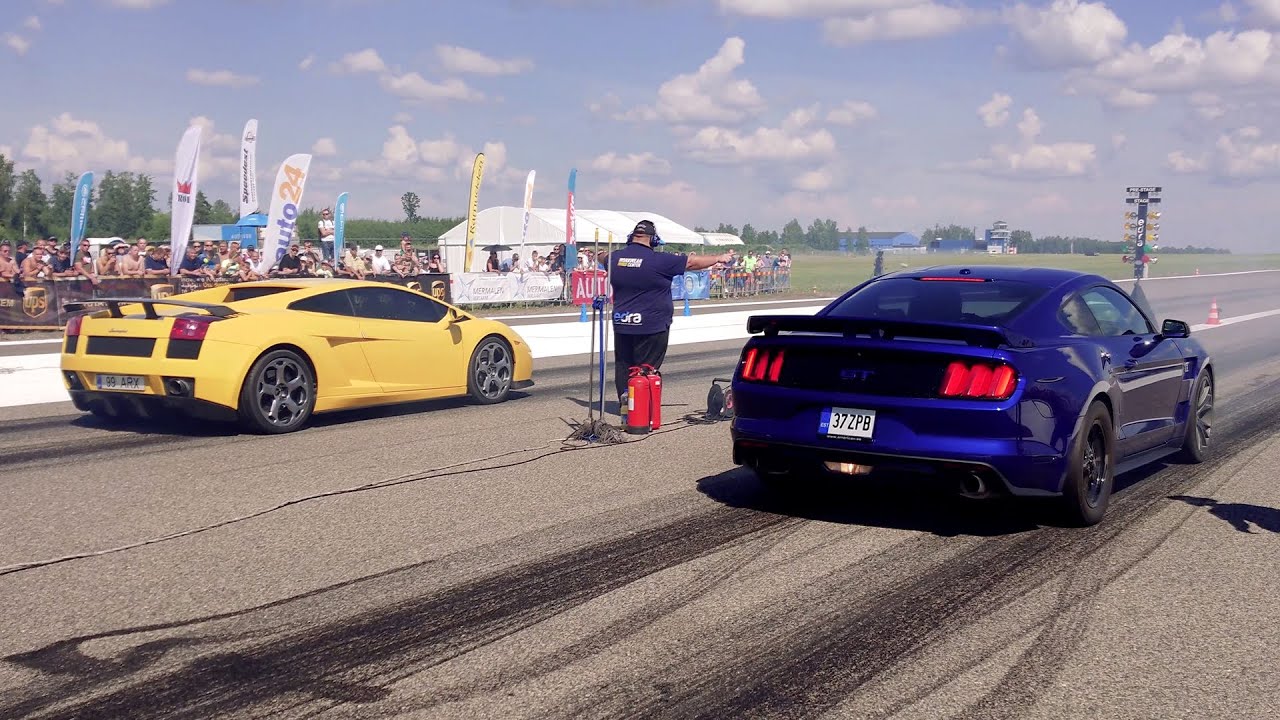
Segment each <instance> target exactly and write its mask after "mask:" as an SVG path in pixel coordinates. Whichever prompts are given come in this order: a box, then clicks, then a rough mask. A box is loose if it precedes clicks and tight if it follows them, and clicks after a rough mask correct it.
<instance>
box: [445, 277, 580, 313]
mask: <svg viewBox="0 0 1280 720" xmlns="http://www.w3.org/2000/svg"><path fill="white" fill-rule="evenodd" d="M449 278H450V280H451V282H452V291H453V304H455V305H482V304H486V303H508V302H544V301H547V300H559V299H560V297H561V294H562V293H563V292H564V280H563V279H562V278H561V277H560V274H559V273H542V272H531V273H523V274H521V273H506V274H499V273H454V274H452V275H450V276H449Z"/></svg>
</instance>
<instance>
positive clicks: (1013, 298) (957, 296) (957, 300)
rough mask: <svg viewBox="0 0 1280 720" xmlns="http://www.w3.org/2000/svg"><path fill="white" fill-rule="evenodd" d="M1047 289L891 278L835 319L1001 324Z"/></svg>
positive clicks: (847, 303) (843, 307) (844, 306)
mask: <svg viewBox="0 0 1280 720" xmlns="http://www.w3.org/2000/svg"><path fill="white" fill-rule="evenodd" d="M1044 292H1045V289H1044V288H1042V287H1040V286H1038V285H1032V284H1030V283H1025V282H1018V281H1016V280H989V281H986V282H972V281H951V280H919V279H916V278H888V279H885V280H880V281H879V282H873V283H871V284H870V285H867V286H866V287H864V288H862V289H861V290H859V291H858V292H856V293H854V294H852V295H850V296H849V297H847V298H845V299H844V300H843V301H841V302H840V304H838V305H836V306H835V308H833V309H832V311H831V313H830V317H845V318H874V319H877V320H905V321H908V322H950V323H980V324H983V325H998V324H1002V323H1004V322H1006V321H1007V320H1009V319H1010V318H1012V317H1014V316H1015V315H1017V314H1018V313H1019V312H1021V310H1022V308H1024V307H1026V306H1027V305H1029V304H1031V303H1032V302H1033V301H1035V300H1036V299H1037V298H1039V297H1040V296H1041V295H1043V294H1044Z"/></svg>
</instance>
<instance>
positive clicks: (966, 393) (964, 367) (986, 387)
mask: <svg viewBox="0 0 1280 720" xmlns="http://www.w3.org/2000/svg"><path fill="white" fill-rule="evenodd" d="M1017 386H1018V371H1017V370H1014V369H1013V368H1012V367H1010V366H1008V365H1005V364H1003V363H983V362H975V363H965V362H960V361H958V360H957V361H955V362H953V363H951V364H950V365H948V366H947V371H946V373H944V374H943V376H942V385H941V386H940V387H939V388H938V394H939V395H940V396H942V397H944V398H957V399H973V400H1007V399H1009V396H1011V395H1013V391H1014V388H1016V387H1017Z"/></svg>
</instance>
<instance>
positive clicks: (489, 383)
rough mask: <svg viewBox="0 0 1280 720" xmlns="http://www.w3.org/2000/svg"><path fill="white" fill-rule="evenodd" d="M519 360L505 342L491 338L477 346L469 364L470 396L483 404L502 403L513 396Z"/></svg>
mask: <svg viewBox="0 0 1280 720" xmlns="http://www.w3.org/2000/svg"><path fill="white" fill-rule="evenodd" d="M515 371H516V359H515V356H514V355H513V354H512V353H511V346H510V345H508V344H507V341H506V340H503V339H502V338H500V337H497V336H494V335H490V336H489V337H486V338H485V339H483V340H481V341H480V342H479V344H477V345H476V349H475V350H473V351H472V352H471V359H470V360H469V361H467V393H468V394H470V395H471V398H472V399H473V400H475V401H476V402H478V403H480V404H481V405H493V404H495V403H500V402H503V401H504V400H506V399H507V396H508V395H510V394H511V383H512V382H513V381H514V379H515Z"/></svg>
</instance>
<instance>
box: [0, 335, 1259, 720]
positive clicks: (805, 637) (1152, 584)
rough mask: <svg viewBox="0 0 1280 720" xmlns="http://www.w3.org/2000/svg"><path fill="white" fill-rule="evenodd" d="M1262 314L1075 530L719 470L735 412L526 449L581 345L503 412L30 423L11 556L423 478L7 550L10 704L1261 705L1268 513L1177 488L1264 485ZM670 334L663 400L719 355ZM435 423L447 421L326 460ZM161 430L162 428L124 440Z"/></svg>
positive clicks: (480, 712) (17, 713)
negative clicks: (1205, 403)
mask: <svg viewBox="0 0 1280 720" xmlns="http://www.w3.org/2000/svg"><path fill="white" fill-rule="evenodd" d="M1277 326H1280V322H1278V321H1276V320H1266V321H1259V322H1257V323H1253V322H1251V323H1246V324H1244V325H1243V326H1237V327H1233V328H1224V329H1221V330H1216V331H1214V333H1212V334H1206V338H1207V340H1206V342H1216V343H1219V344H1220V346H1221V347H1220V349H1219V357H1220V358H1222V360H1223V363H1224V368H1229V369H1224V371H1223V375H1222V377H1221V378H1220V384H1219V388H1220V389H1219V404H1218V407H1219V415H1218V422H1217V424H1216V425H1215V434H1214V437H1215V454H1214V456H1213V458H1212V459H1211V460H1210V461H1209V462H1206V463H1204V464H1201V465H1195V466H1191V465H1179V464H1176V463H1167V464H1162V465H1157V466H1155V467H1153V468H1151V469H1150V470H1147V471H1144V472H1138V473H1133V474H1129V475H1126V476H1123V477H1122V478H1121V479H1120V480H1121V488H1120V489H1119V491H1118V493H1117V495H1116V496H1115V497H1114V498H1113V501H1112V504H1111V507H1110V509H1109V511H1108V517H1107V519H1106V520H1105V521H1104V522H1103V523H1102V524H1101V525H1099V526H1097V527H1094V528H1089V529H1067V528H1059V527H1054V526H1052V525H1049V524H1047V523H1046V522H1044V521H1045V518H1044V516H1043V514H1042V513H1040V512H1039V511H1038V510H1037V509H1035V508H1029V507H1023V506H1021V505H1007V504H1001V503H979V504H975V503H965V502H956V501H951V500H947V499H942V498H931V497H926V496H924V495H923V494H920V493H917V492H915V491H914V490H911V489H905V490H904V489H899V490H897V491H894V490H892V489H886V490H883V491H880V490H871V489H867V488H863V487H860V486H853V485H848V486H844V487H841V486H838V485H837V486H834V487H823V488H817V489H815V491H814V492H813V493H799V494H796V495H793V496H776V495H771V494H768V493H766V492H765V491H764V490H763V489H762V488H761V487H760V486H759V485H758V484H757V483H755V482H754V480H753V479H752V478H751V477H750V475H749V473H746V472H744V471H742V470H740V469H734V468H732V466H731V465H729V464H728V462H727V460H726V454H727V444H726V438H725V429H726V428H725V425H724V424H689V425H684V424H680V423H678V422H677V423H675V424H673V425H672V427H671V429H670V430H666V431H664V432H663V433H661V434H657V435H653V436H650V437H649V438H647V439H645V440H643V441H640V442H638V443H635V444H633V445H630V446H627V447H623V448H616V447H602V448H593V449H590V450H575V451H566V452H556V449H557V448H558V447H559V446H558V444H551V445H544V446H542V447H534V446H535V445H538V443H539V442H540V441H542V440H546V439H555V438H558V437H563V436H564V435H565V434H567V431H568V428H567V426H565V424H564V422H563V421H562V419H563V417H565V416H579V415H580V414H582V410H583V408H582V406H581V404H579V403H578V402H576V400H577V399H578V398H580V396H581V394H582V393H581V388H582V386H583V385H584V384H585V381H586V371H585V368H583V367H582V366H581V365H577V366H574V365H572V364H569V363H566V364H564V365H563V366H560V369H556V367H557V366H551V367H549V368H548V372H547V375H546V376H544V377H540V380H539V386H538V388H536V389H535V390H536V392H535V393H532V394H530V395H529V396H528V397H527V398H523V399H520V400H517V401H515V402H513V403H510V407H505V406H504V407H503V408H501V410H500V411H499V412H494V408H474V407H469V406H466V405H464V404H450V403H440V404H434V405H431V406H430V407H431V409H430V410H429V411H425V412H424V411H422V410H421V409H419V410H417V411H414V412H410V411H405V412H403V413H401V412H399V411H391V410H386V411H377V412H371V413H367V414H356V415H353V416H348V417H345V418H338V419H333V420H331V421H328V422H326V423H322V424H320V425H319V426H318V427H316V428H314V429H311V430H307V431H304V432H303V433H299V434H297V435H296V436H294V437H293V438H283V439H282V438H257V437H239V436H222V435H218V434H213V433H209V434H205V435H199V434H179V433H168V434H166V433H162V432H159V429H157V428H150V429H146V430H138V431H137V432H134V431H127V430H126V431H112V430H108V429H105V428H100V427H93V426H88V425H85V424H83V422H80V423H78V424H68V425H65V426H64V425H59V424H58V422H56V421H54V420H53V419H51V418H39V417H36V418H31V419H28V420H25V421H22V422H26V423H29V424H28V425H25V426H23V427H25V428H26V432H25V433H24V432H22V431H13V432H11V433H8V434H5V435H3V437H0V446H2V447H0V462H11V463H12V464H10V465H7V466H6V467H11V468H13V469H14V471H13V472H11V473H8V474H7V477H6V479H4V480H0V493H2V494H0V499H3V500H4V503H3V506H4V507H5V508H6V509H4V510H2V511H0V512H3V515H0V518H2V519H3V523H0V527H3V528H4V530H3V532H4V533H5V538H4V539H5V542H3V543H0V546H3V547H0V564H9V563H14V562H20V561H24V560H31V559H34V558H39V557H50V556H54V555H57V554H60V553H64V552H75V551H81V550H86V549H94V548H102V547H108V546H110V545H111V544H113V543H117V542H124V541H128V540H137V539H138V538H145V537H148V536H152V535H156V534H161V533H164V532H169V531H172V530H181V529H184V528H192V527H197V526H199V525H200V524H202V523H211V522H216V521H219V520H223V519H226V518H227V517H230V516H232V515H234V514H235V513H238V512H245V511H249V510H256V509H260V508H262V507H266V506H269V505H270V503H271V502H276V501H278V500H281V499H288V498H291V497H296V496H298V495H300V494H302V493H304V492H310V493H314V492H324V491H331V490H334V489H335V488H341V487H347V486H351V485H353V484H355V483H358V482H379V481H394V480H396V479H397V478H404V479H408V480H410V481H409V482H405V483H404V484H401V485H396V486H391V487H386V488H383V489H378V490H375V491H370V492H362V493H357V494H351V495H344V496H342V497H334V498H330V499H326V500H323V501H318V502H315V503H310V504H302V505H296V506H292V507H290V508H288V509H286V510H283V511H281V512H279V513H275V514H271V515H267V516H264V517H260V518H257V519H254V520H251V521H247V522H243V523H237V524H234V525H229V526H224V527H220V528H218V529H216V530H213V531H210V532H207V533H203V534H200V535H196V536H190V537H183V538H181V539H178V540H174V541H172V542H165V543H160V544H155V545H150V546H146V547H142V548H138V549H136V550H130V551H125V552H120V553H116V554H112V555H108V556H103V557H94V558H87V559H84V560H80V561H74V562H66V563H62V564H58V565H54V566H49V567H42V568H34V569H31V570H29V571H23V572H16V573H12V574H10V575H6V576H0V613H3V614H4V616H5V617H8V618H11V620H10V623H9V626H10V627H11V630H12V631H11V632H8V633H6V634H5V636H4V637H0V716H3V717H34V718H43V717H49V718H60V717H67V718H71V717H121V716H128V717H182V718H205V717H261V716H264V715H274V716H278V717H303V716H307V717H310V716H314V715H321V716H324V717H339V718H346V717H385V716H389V715H394V714H401V713H403V714H408V715H411V716H413V717H442V718H459V717H504V718H507V717H620V716H621V717H632V716H634V717H812V716H821V715H824V714H827V715H831V716H838V717H839V716H843V717H860V718H861V717H872V718H899V717H900V718H917V717H975V718H977V717H984V718H985V717H1037V718H1038V717H1044V718H1054V719H1055V720H1056V719H1057V718H1061V717H1064V716H1080V715H1082V714H1083V715H1088V716H1097V717H1131V716H1158V717H1196V718H1205V717H1233V718H1249V717H1271V716H1273V715H1274V712H1270V713H1269V712H1268V710H1271V711H1274V707H1269V705H1268V703H1271V704H1272V705H1273V704H1274V700H1273V696H1274V688H1275V687H1276V683H1275V680H1276V679H1277V678H1276V675H1275V673H1276V670H1275V668H1276V667H1280V653H1278V652H1277V650H1276V648H1277V647H1280V643H1277V642H1276V639H1277V638H1276V631H1275V628H1280V617H1276V614H1277V610H1276V608H1275V605H1276V604H1275V603H1274V597H1275V591H1276V587H1275V573H1274V557H1275V554H1274V552H1273V551H1272V552H1268V550H1267V548H1271V549H1272V550H1274V549H1275V547H1276V545H1275V543H1276V540H1277V538H1280V534H1277V533H1276V532H1271V533H1267V532H1264V531H1261V530H1259V531H1258V532H1256V533H1250V532H1243V531H1239V530H1238V529H1233V527H1232V524H1230V523H1228V522H1227V521H1225V520H1224V519H1223V518H1226V519H1227V520H1232V521H1233V522H1241V520H1240V517H1238V516H1236V515H1229V514H1225V513H1223V514H1220V515H1215V514H1213V513H1212V511H1211V509H1210V508H1207V507H1205V506H1202V505H1198V504H1194V502H1197V501H1189V500H1186V499H1183V500H1179V499H1175V498H1205V499H1212V500H1214V501H1217V502H1220V503H1224V504H1226V503H1229V504H1233V505H1235V506H1237V507H1254V508H1266V507H1271V508H1275V507H1276V506H1277V505H1280V494H1278V493H1277V492H1276V491H1275V488H1274V483H1273V481H1272V480H1268V479H1267V478H1274V470H1273V469H1274V467H1276V466H1277V458H1280V440H1278V439H1277V429H1278V428H1277V424H1276V420H1275V418H1276V417H1277V415H1276V412H1277V410H1280V392H1278V391H1280V382H1278V381H1276V380H1275V379H1274V378H1275V377H1276V373H1275V359H1274V353H1273V352H1272V351H1271V350H1270V349H1269V348H1268V347H1267V340H1266V338H1268V337H1274V335H1273V334H1272V331H1274V330H1275V329H1276V327H1277ZM673 358H676V359H675V364H674V365H673V368H675V369H674V371H673V373H672V382H671V383H670V384H669V385H668V387H669V390H670V393H671V394H670V396H669V397H670V400H671V404H672V408H671V410H672V418H678V417H679V416H680V415H682V414H684V413H685V412H690V411H693V410H696V409H698V408H700V407H701V406H702V405H701V403H702V397H703V394H704V393H705V390H706V383H707V381H709V379H710V377H712V376H714V375H719V374H722V373H724V372H725V368H726V367H732V363H733V361H734V359H735V358H736V351H735V350H734V349H733V348H732V347H731V346H730V345H726V346H724V347H720V348H709V349H707V350H705V351H698V352H690V353H688V354H681V355H678V356H673ZM63 422H69V423H76V421H75V420H67V419H64V420H63ZM424 427H429V428H430V429H431V431H432V432H433V433H435V435H433V438H435V439H437V440H438V441H441V442H444V443H446V444H447V445H448V446H447V447H443V446H442V448H441V449H440V450H439V451H437V452H432V453H431V454H429V455H422V454H420V453H419V454H415V453H417V452H418V451H416V450H415V453H410V454H408V455H407V456H405V457H400V456H398V455H394V454H390V455H379V456H378V457H377V458H376V459H375V460H370V461H369V464H368V465H367V466H366V465H363V464H352V465H351V466H350V467H348V468H346V469H343V471H342V472H335V471H334V470H333V468H332V467H331V465H333V463H335V462H337V460H338V459H340V458H339V457H338V456H332V457H331V456H329V455H328V453H332V452H337V451H341V450H342V448H343V447H348V448H357V449H358V450H359V451H360V453H362V454H363V453H370V452H385V451H386V450H388V449H389V450H395V449H396V448H398V447H402V445H398V444H397V443H403V442H404V437H405V435H406V433H419V434H421V433H422V432H423V428H424ZM502 428H507V429H508V430H509V429H510V428H520V429H521V430H522V431H523V432H524V433H525V434H527V435H529V440H528V442H527V449H526V442H525V441H524V440H523V439H520V440H501V439H499V440H497V441H495V440H494V439H495V438H501V437H502V436H501V435H499V434H498V433H499V432H500V430H501V429H502ZM476 433H482V436H480V437H471V436H470V435H474V434H476ZM483 433H488V434H487V435H483ZM469 434H470V435H469ZM153 436H154V437H173V438H177V439H176V440H174V441H173V444H172V445H168V446H163V447H161V446H146V445H139V447H140V449H142V450H145V452H140V453H139V454H137V455H134V454H133V453H132V448H133V447H134V446H135V444H138V443H141V442H142V441H144V440H146V439H147V438H150V437H153ZM414 437H418V435H415V436H414ZM113 443H114V444H113ZM81 444H83V445H85V446H86V447H87V446H90V445H92V446H93V448H95V449H93V450H92V451H88V452H81V451H79V450H77V449H76V447H77V446H78V445H81ZM122 445H123V447H124V449H127V450H129V452H125V451H123V450H122ZM35 446H39V447H46V446H54V447H65V448H67V450H66V451H65V453H64V454H60V455H54V456H46V457H45V458H43V459H39V458H34V457H32V456H30V455H29V454H28V455H21V453H26V452H29V448H31V447H35ZM506 452H509V453H511V455H510V456H508V457H505V458H501V459H487V458H488V457H489V456H492V455H495V454H499V453H506ZM6 453H8V455H6ZM552 453H554V454H552ZM223 456H230V457H229V459H223V460H220V458H222V457H223ZM361 457H364V455H361ZM6 458H7V460H6ZM266 458H269V460H268V459H266ZM316 458H323V459H322V460H321V461H317V460H316ZM15 460H19V461H20V462H13V461H15ZM254 462H256V463H259V465H254V464H253V463H254ZM517 463H523V464H518V465H517ZM445 466H456V467H454V469H451V470H435V469H438V468H443V467H445ZM257 467H267V468H277V467H279V468H285V469H291V472H285V471H284V470H280V471H279V472H276V473H275V474H267V475H264V474H263V473H262V472H261V471H255V468H257ZM158 468H171V469H172V471H171V474H170V475H168V476H164V475H157V472H158ZM424 468H433V469H428V470H424ZM1268 469H1271V470H1270V474H1268ZM95 471H97V472H98V473H99V475H100V476H99V477H93V474H94V472H95ZM464 472H465V473H468V474H466V475H461V474H459V473H464ZM102 473H106V474H107V475H108V476H109V475H112V474H114V475H117V476H118V477H119V478H121V479H120V480H118V481H109V480H104V479H103V478H102V477H101V474H102ZM451 473H453V474H451ZM138 477H142V478H144V480H136V479H132V478H138ZM194 478H199V481H200V483H202V485H199V486H198V485H197V483H196V482H195V480H194ZM268 478H269V479H270V481H271V482H269V483H268V482H266V479H268ZM415 478H421V480H420V481H418V480H415ZM113 482H114V483H115V484H112V483H113ZM1272 512H1277V511H1275V510H1273V511H1272ZM1250 517H1254V518H1255V519H1258V520H1260V521H1261V522H1263V523H1265V522H1269V521H1268V520H1267V519H1266V517H1267V516H1265V515H1262V514H1256V513H1255V514H1254V515H1252V516H1250ZM1267 543H1270V544H1267ZM1267 562H1270V563H1271V570H1272V572H1271V573H1270V575H1268V574H1267V573H1266V568H1267V565H1266V563H1267ZM1175 618H1176V621H1175V620H1174V619H1175ZM1206 666H1209V667H1213V668H1218V669H1219V670H1218V672H1217V674H1212V673H1204V672H1203V668H1205V667H1206ZM1184 668H1187V669H1186V670H1184ZM1193 671H1197V672H1200V674H1199V675H1198V676H1195V677H1194V679H1191V678H1192V675H1193ZM1099 676H1101V678H1099ZM1112 679H1114V680H1112Z"/></svg>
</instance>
